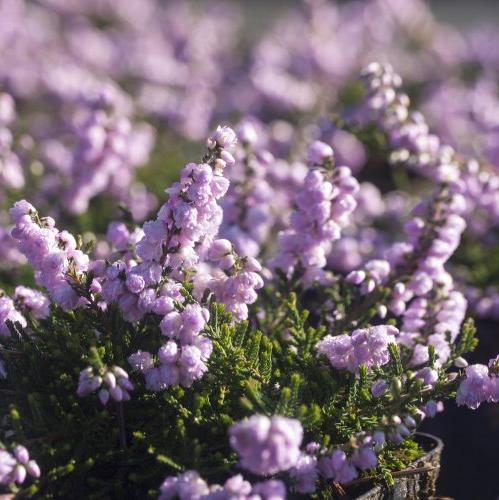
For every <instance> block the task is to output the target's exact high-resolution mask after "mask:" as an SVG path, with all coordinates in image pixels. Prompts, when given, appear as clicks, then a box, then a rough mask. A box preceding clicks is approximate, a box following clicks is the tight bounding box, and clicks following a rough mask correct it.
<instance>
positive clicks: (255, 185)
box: [220, 121, 276, 257]
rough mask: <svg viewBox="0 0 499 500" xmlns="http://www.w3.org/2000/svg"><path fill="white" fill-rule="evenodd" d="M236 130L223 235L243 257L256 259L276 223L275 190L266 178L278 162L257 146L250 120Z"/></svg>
mask: <svg viewBox="0 0 499 500" xmlns="http://www.w3.org/2000/svg"><path fill="white" fill-rule="evenodd" d="M236 130H237V133H238V136H239V137H240V138H241V145H240V146H239V147H238V148H237V150H236V160H237V161H236V164H235V165H234V167H233V168H231V169H230V171H229V173H228V174H227V177H228V179H229V180H230V181H231V183H230V187H229V190H228V192H227V195H226V196H225V198H224V200H223V202H222V208H223V211H224V218H223V223H222V226H221V227H220V236H221V237H222V238H227V239H228V240H230V241H231V242H232V243H233V244H234V246H235V248H236V250H237V252H238V253H240V254H241V255H247V256H250V257H257V256H258V254H259V253H260V251H261V245H262V244H263V243H264V242H265V241H267V239H268V236H269V232H270V230H271V229H272V227H273V226H274V224H275V222H276V221H275V214H274V213H273V211H272V208H273V201H274V200H273V198H274V196H275V187H274V186H271V185H270V183H269V181H268V179H267V176H268V170H269V167H271V166H272V164H273V163H274V162H275V160H274V157H273V156H272V154H271V153H270V152H268V151H265V150H262V149H261V148H258V147H257V146H255V143H256V141H257V140H258V135H257V132H256V129H255V126H254V125H253V124H252V123H251V122H250V121H246V122H243V123H241V124H240V125H239V126H238V128H237V129H236Z"/></svg>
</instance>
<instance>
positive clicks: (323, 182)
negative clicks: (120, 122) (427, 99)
mask: <svg viewBox="0 0 499 500" xmlns="http://www.w3.org/2000/svg"><path fill="white" fill-rule="evenodd" d="M379 71H381V66H376V65H371V66H369V67H368V69H367V73H365V74H367V75H373V78H376V77H377V76H376V75H377V74H378V72H379ZM371 85H373V84H371ZM367 102H370V101H367ZM241 131H242V132H243V133H242V134H241V135H242V139H241V140H242V141H243V144H245V145H246V147H248V146H249V143H250V142H252V141H250V140H249V139H248V137H249V138H251V137H252V134H253V133H254V131H253V130H251V132H250V129H249V128H248V127H247V126H245V127H243V128H242V129H241ZM253 142H254V141H253ZM236 143H237V136H236V133H235V132H234V131H233V130H232V129H230V128H229V127H218V128H217V129H216V131H215V132H214V134H213V135H211V136H210V137H209V138H208V140H207V142H206V153H205V155H204V156H203V158H202V161H201V162H200V163H188V164H187V165H186V166H185V167H184V168H183V169H182V170H181V172H180V177H179V181H177V182H175V183H174V184H173V185H172V186H171V187H169V188H168V189H167V194H168V198H167V200H166V202H165V203H164V204H163V205H162V206H161V208H160V209H159V211H158V213H157V215H156V217H155V218H154V219H152V220H150V221H148V222H146V223H144V225H143V226H142V228H141V229H137V230H133V231H130V230H129V228H127V226H126V225H125V224H122V223H120V224H118V223H116V224H115V225H114V226H112V227H111V228H110V231H109V235H110V239H111V241H112V244H113V245H114V246H115V248H116V251H115V252H113V253H112V255H111V256H110V257H109V259H107V260H103V259H91V258H90V257H89V255H88V251H89V249H88V248H86V247H85V246H84V245H83V243H82V241H81V239H80V238H75V237H73V236H72V235H71V234H70V233H68V232H67V231H64V230H62V231H61V230H59V229H58V228H57V226H56V223H55V221H54V220H53V219H52V218H50V217H43V216H42V215H41V214H39V213H38V211H37V210H36V208H35V207H34V206H33V205H31V204H30V203H29V202H27V201H25V200H22V201H18V202H16V203H15V204H14V206H13V207H12V208H11V210H10V214H11V216H12V218H13V221H14V223H15V226H14V229H13V230H12V236H13V237H14V238H15V240H17V242H18V248H19V250H20V251H21V252H22V253H23V254H24V255H25V257H26V258H27V260H28V261H29V263H30V265H31V266H32V267H33V269H34V271H35V279H36V282H37V284H38V286H40V287H42V288H43V289H44V290H45V291H46V293H47V294H48V297H46V296H45V295H43V294H42V293H40V292H38V291H36V290H31V289H29V288H26V287H18V289H16V293H15V294H14V296H13V297H12V298H10V297H8V296H7V295H5V296H3V297H2V299H1V300H2V307H1V309H0V311H2V315H1V316H0V318H1V319H2V330H1V332H2V350H1V353H2V374H3V380H2V381H1V390H2V394H3V397H2V398H1V400H0V401H1V408H2V412H3V414H4V416H5V418H4V419H3V420H2V429H3V432H2V435H3V436H4V441H5V444H2V454H3V455H2V462H1V471H2V476H1V482H2V484H3V485H4V487H5V488H7V490H10V491H13V492H17V493H18V494H19V495H24V496H42V497H48V498H50V497H56V496H75V495H76V496H81V497H89V498H94V497H95V498H99V497H103V496H104V497H106V496H108V497H138V496H144V495H152V496H155V495H157V496H159V497H160V498H164V499H167V498H176V497H179V498H182V499H184V498H185V499H191V498H192V499H194V498H232V497H234V496H237V497H238V498H286V496H290V497H293V496H299V495H319V496H327V495H335V494H339V493H340V492H341V491H342V488H343V487H342V486H341V485H346V486H348V485H349V484H355V482H356V480H358V478H363V477H367V478H371V479H372V480H373V481H384V482H385V483H387V484H389V485H390V484H392V483H393V476H392V473H393V472H395V471H396V470H400V469H403V468H404V467H406V466H407V465H408V464H409V463H411V462H412V461H413V460H415V459H416V458H417V457H418V456H419V455H420V454H421V450H420V449H419V448H418V445H417V444H416V442H415V441H414V440H413V434H414V431H415V430H416V429H417V427H418V425H419V424H420V423H421V421H422V420H423V419H425V418H429V417H432V416H434V415H435V414H436V412H437V411H439V410H440V409H441V406H442V400H445V399H447V398H453V397H456V396H457V402H458V404H460V405H466V406H468V407H470V408H476V407H478V406H479V405H480V403H482V402H486V401H488V402H497V400H498V392H497V380H498V377H497V373H498V371H497V366H496V365H497V360H495V359H493V360H491V361H490V364H489V366H485V365H472V366H467V363H466V361H465V360H464V358H463V356H464V355H465V354H466V353H468V352H469V351H471V350H472V349H473V348H474V346H475V344H476V341H475V339H474V333H475V329H474V326H473V322H472V321H471V320H467V321H466V322H464V317H465V310H466V300H465V299H464V297H463V296H462V294H461V293H460V292H459V291H458V290H457V289H455V286H454V283H453V279H452V277H451V275H450V274H448V272H447V271H446V270H445V264H446V261H447V260H448V258H449V257H450V255H451V254H452V252H453V251H454V250H455V248H456V247H457V245H458V243H459V239H460V234H461V232H462V231H463V229H464V226H465V222H464V219H463V218H462V217H460V215H458V214H459V213H460V211H461V209H462V204H461V203H459V200H460V199H461V198H460V196H462V195H461V194H460V192H459V190H460V186H461V184H460V182H459V170H458V169H455V171H453V172H452V175H451V174H448V173H447V170H449V169H450V168H451V167H450V166H447V167H441V168H440V167H439V165H438V164H436V165H435V170H436V172H437V173H436V178H435V179H434V181H435V183H436V184H435V193H434V194H433V195H430V196H429V197H428V199H427V200H425V201H424V202H421V203H420V204H419V205H418V206H417V207H416V208H415V210H414V213H413V215H412V218H411V219H409V221H408V222H407V224H406V226H405V231H406V237H405V241H400V242H395V243H393V244H392V245H391V246H390V247H389V248H388V249H387V252H386V256H385V258H384V259H373V260H370V261H368V262H367V263H365V264H363V265H362V266H360V267H359V268H358V269H356V270H354V271H352V272H350V273H349V274H348V275H346V276H345V275H344V274H343V275H342V274H340V273H334V272H332V271H330V270H328V269H327V259H326V256H327V254H328V253H329V252H330V251H331V245H332V243H333V242H334V241H335V240H337V239H340V238H341V230H342V228H343V227H345V226H346V225H347V224H348V223H349V220H350V218H351V217H352V214H353V213H354V212H355V208H356V200H355V196H356V194H357V192H358V190H359V185H358V182H357V181H356V179H355V177H354V176H353V175H352V173H351V170H350V169H349V168H348V167H345V166H341V165H336V162H335V158H334V151H333V149H332V148H331V147H330V146H329V145H327V144H325V143H323V142H320V141H315V142H312V143H311V144H310V146H309V149H308V152H307V154H306V164H307V168H308V172H307V173H306V175H305V177H304V178H303V180H302V184H301V187H300V188H299V189H298V190H297V191H296V192H295V193H294V194H293V196H292V201H291V213H290V215H289V223H288V226H287V227H284V228H283V229H282V230H281V232H280V233H279V235H278V244H277V245H274V252H275V255H274V256H273V257H272V258H271V259H270V260H268V261H267V262H264V263H263V264H264V265H265V267H263V268H262V265H261V264H260V263H259V262H258V260H256V259H255V258H254V257H252V256H251V255H249V256H246V255H244V248H245V245H244V244H241V240H240V239H239V240H237V241H238V245H237V248H236V245H235V244H233V243H232V242H231V241H230V240H229V239H227V238H219V237H218V234H219V232H220V230H221V228H222V227H223V226H222V221H223V218H224V213H223V209H222V206H223V202H222V200H223V198H224V196H226V195H227V193H229V194H228V195H227V196H230V197H232V199H233V200H235V202H239V203H240V206H241V207H243V211H244V213H247V212H246V210H247V209H249V208H250V207H251V206H252V201H251V197H245V198H243V199H241V200H237V198H234V197H236V196H237V195H238V190H233V191H231V190H230V188H229V185H230V181H229V178H230V174H229V172H230V170H231V169H232V168H234V169H235V168H238V165H237V162H238V161H241V162H242V165H245V164H246V165H248V160H247V155H248V153H244V154H243V156H242V158H240V159H239V160H236V158H235V157H234V155H233V153H234V147H235V145H236ZM236 157H239V155H236ZM436 158H439V156H438V155H437V156H436ZM435 161H437V160H435ZM442 170H443V171H444V173H445V175H441V173H440V172H441V171H442ZM250 192H251V191H250ZM221 203H222V205H221ZM232 203H234V202H232ZM245 206H246V208H245ZM230 220H231V221H232V220H233V218H232V216H231V219H230ZM132 233H133V234H135V236H134V237H132V236H131V234H132ZM225 236H226V237H227V236H228V235H227V234H225ZM249 248H250V249H253V248H255V247H254V245H250V246H249ZM49 300H50V303H51V304H50V310H49ZM24 447H26V448H27V449H29V452H28V451H27V450H26V448H24ZM28 453H29V454H28Z"/></svg>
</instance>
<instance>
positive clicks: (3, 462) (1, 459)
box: [0, 445, 40, 485]
mask: <svg viewBox="0 0 499 500" xmlns="http://www.w3.org/2000/svg"><path fill="white" fill-rule="evenodd" d="M28 474H29V475H30V476H32V477H34V478H35V479H37V478H39V477H40V467H38V464H37V463H36V462H35V461H34V460H30V457H29V452H28V450H27V449H26V448H25V447H24V446H21V445H19V446H16V447H15V448H14V450H13V451H12V453H9V452H8V451H7V450H6V449H0V484H5V485H9V484H14V483H17V484H18V485H21V484H23V483H24V481H25V480H26V476H27V475H28Z"/></svg>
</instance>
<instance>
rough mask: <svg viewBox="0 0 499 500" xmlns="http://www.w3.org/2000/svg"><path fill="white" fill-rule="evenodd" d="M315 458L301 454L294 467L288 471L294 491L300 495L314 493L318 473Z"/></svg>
mask: <svg viewBox="0 0 499 500" xmlns="http://www.w3.org/2000/svg"><path fill="white" fill-rule="evenodd" d="M317 464H318V461H317V457H316V456H314V455H313V454H311V453H308V452H302V453H301V454H300V456H299V458H298V461H297V462H296V464H295V466H294V467H293V468H292V469H291V470H290V471H289V475H290V477H291V478H292V479H293V481H294V486H293V487H294V489H295V490H296V491H297V492H298V493H301V494H310V493H314V492H315V490H316V488H317V480H318V478H319V472H318V469H317Z"/></svg>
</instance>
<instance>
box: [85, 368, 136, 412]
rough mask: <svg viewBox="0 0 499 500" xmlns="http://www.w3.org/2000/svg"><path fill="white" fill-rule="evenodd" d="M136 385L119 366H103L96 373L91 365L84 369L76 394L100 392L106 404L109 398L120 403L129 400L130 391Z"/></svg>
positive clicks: (101, 398)
mask: <svg viewBox="0 0 499 500" xmlns="http://www.w3.org/2000/svg"><path fill="white" fill-rule="evenodd" d="M133 389H134V386H133V384H132V383H131V382H130V380H129V379H128V373H127V372H126V371H125V370H123V368H120V367H119V366H113V367H111V368H107V367H103V368H102V369H99V370H98V373H97V374H96V373H95V372H94V369H93V368H92V367H90V366H88V367H87V368H85V369H84V370H82V372H81V373H80V378H79V381H78V389H77V391H76V394H77V395H78V396H79V397H85V396H88V395H89V394H91V393H92V392H96V391H99V392H98V396H99V400H100V402H101V403H102V404H103V405H106V404H107V402H108V401H109V399H113V400H114V401H116V402H118V403H120V402H121V401H129V400H130V394H129V391H133Z"/></svg>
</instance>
